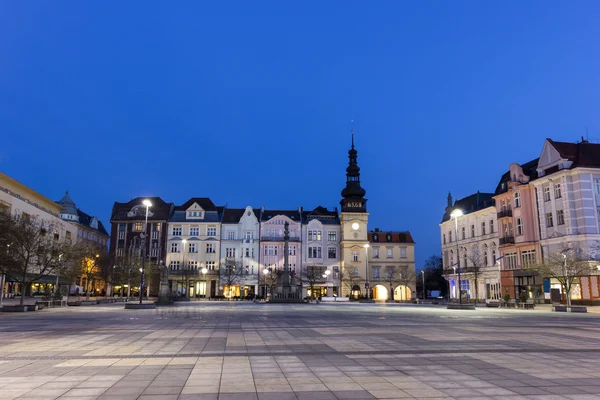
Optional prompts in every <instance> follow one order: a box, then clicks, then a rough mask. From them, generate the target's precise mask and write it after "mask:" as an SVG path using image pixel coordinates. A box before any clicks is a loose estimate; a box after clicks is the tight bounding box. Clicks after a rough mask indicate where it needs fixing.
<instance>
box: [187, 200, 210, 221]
mask: <svg viewBox="0 0 600 400" xmlns="http://www.w3.org/2000/svg"><path fill="white" fill-rule="evenodd" d="M204 212H205V211H204V209H203V208H202V207H200V205H199V204H198V203H194V204H192V205H191V206H189V207H188V209H187V210H185V217H186V218H187V219H204Z"/></svg>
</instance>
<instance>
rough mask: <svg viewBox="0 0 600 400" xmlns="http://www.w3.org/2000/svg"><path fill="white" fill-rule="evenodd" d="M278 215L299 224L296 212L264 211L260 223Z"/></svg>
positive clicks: (298, 216) (298, 214) (298, 215)
mask: <svg viewBox="0 0 600 400" xmlns="http://www.w3.org/2000/svg"><path fill="white" fill-rule="evenodd" d="M278 215H285V216H286V217H288V218H289V219H291V220H293V221H297V222H301V220H300V212H299V211H298V210H264V211H263V212H262V215H261V221H268V220H270V219H271V218H274V217H276V216H278Z"/></svg>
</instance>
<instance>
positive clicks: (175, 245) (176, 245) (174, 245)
mask: <svg viewBox="0 0 600 400" xmlns="http://www.w3.org/2000/svg"><path fill="white" fill-rule="evenodd" d="M171 253H179V243H171Z"/></svg>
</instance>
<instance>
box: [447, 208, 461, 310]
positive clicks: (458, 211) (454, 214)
mask: <svg viewBox="0 0 600 400" xmlns="http://www.w3.org/2000/svg"><path fill="white" fill-rule="evenodd" d="M462 215H463V212H462V210H461V209H459V208H457V209H455V210H454V211H452V214H450V217H452V218H454V227H455V230H454V233H455V238H454V240H456V266H457V267H458V302H459V303H460V304H462V290H461V281H460V254H459V253H458V251H459V250H458V217H462Z"/></svg>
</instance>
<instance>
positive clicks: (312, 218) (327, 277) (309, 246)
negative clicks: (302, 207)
mask: <svg viewBox="0 0 600 400" xmlns="http://www.w3.org/2000/svg"><path fill="white" fill-rule="evenodd" d="M340 229H341V225H340V219H339V216H338V212H337V209H336V210H334V211H329V210H327V209H326V208H324V207H321V206H319V207H317V208H315V209H314V210H312V211H303V212H302V243H303V246H302V271H303V273H306V271H309V270H310V271H315V270H318V271H320V272H319V274H318V275H320V276H321V277H322V278H323V279H321V280H317V281H316V282H313V284H314V285H315V287H314V292H315V293H311V289H310V288H309V287H307V284H306V282H305V283H304V293H303V296H308V297H312V298H317V297H319V296H333V295H336V296H340V295H341V290H340V286H341V283H340V259H341V253H340V235H341V231H340Z"/></svg>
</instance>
